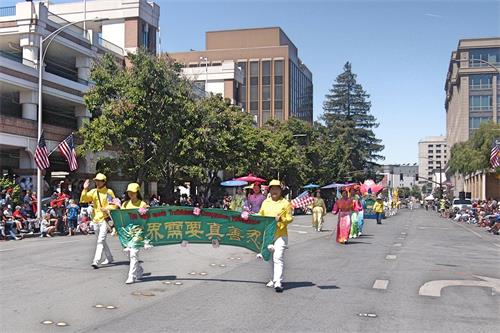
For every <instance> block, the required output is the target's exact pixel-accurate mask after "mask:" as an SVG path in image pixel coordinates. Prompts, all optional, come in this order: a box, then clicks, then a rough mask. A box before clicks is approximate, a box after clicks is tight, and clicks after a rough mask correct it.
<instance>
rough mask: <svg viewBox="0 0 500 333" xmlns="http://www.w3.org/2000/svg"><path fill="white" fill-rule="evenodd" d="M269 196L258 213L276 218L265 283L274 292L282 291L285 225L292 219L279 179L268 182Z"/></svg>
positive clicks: (285, 239)
mask: <svg viewBox="0 0 500 333" xmlns="http://www.w3.org/2000/svg"><path fill="white" fill-rule="evenodd" d="M269 193H270V195H271V196H270V197H269V198H267V199H266V200H264V202H263V203H262V206H261V208H260V211H259V215H262V216H270V217H274V218H275V219H276V222H277V224H276V232H275V234H274V243H273V245H269V246H268V249H269V251H270V252H272V253H273V261H272V262H271V264H272V265H273V271H272V272H273V276H272V278H271V280H270V281H269V282H268V283H267V285H266V286H267V287H269V288H273V287H274V290H276V292H278V293H281V292H283V286H282V282H283V269H284V265H285V258H284V254H285V249H286V246H287V243H288V230H287V225H288V224H290V223H291V222H292V221H293V216H292V206H291V205H290V202H288V200H286V199H284V198H283V190H282V188H281V182H280V181H279V180H272V181H271V182H270V183H269Z"/></svg>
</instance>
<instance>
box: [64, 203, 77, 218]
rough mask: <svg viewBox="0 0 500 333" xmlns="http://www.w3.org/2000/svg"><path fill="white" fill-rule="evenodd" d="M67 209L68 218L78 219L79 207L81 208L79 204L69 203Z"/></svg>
mask: <svg viewBox="0 0 500 333" xmlns="http://www.w3.org/2000/svg"><path fill="white" fill-rule="evenodd" d="M66 209H67V210H68V219H70V220H76V219H77V218H78V209H80V207H79V206H78V205H68V206H67V207H66Z"/></svg>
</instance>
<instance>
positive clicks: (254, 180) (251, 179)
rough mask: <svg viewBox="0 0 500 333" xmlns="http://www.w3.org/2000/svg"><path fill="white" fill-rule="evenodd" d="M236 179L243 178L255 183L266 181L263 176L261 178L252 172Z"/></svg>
mask: <svg viewBox="0 0 500 333" xmlns="http://www.w3.org/2000/svg"><path fill="white" fill-rule="evenodd" d="M236 180H243V181H245V182H249V183H255V182H260V183H263V182H265V181H266V180H265V179H262V178H259V177H257V176H254V175H252V174H251V173H249V174H248V176H243V177H239V178H236Z"/></svg>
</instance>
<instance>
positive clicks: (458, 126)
mask: <svg viewBox="0 0 500 333" xmlns="http://www.w3.org/2000/svg"><path fill="white" fill-rule="evenodd" d="M499 70H500V38H499V37H496V38H476V39H461V40H460V41H459V42H458V47H457V50H456V51H453V52H452V54H451V59H450V65H449V68H448V75H447V77H446V84H445V91H446V100H445V108H446V136H447V140H448V146H449V147H450V148H451V147H453V145H454V144H455V143H457V142H463V141H467V140H468V139H469V137H470V135H471V133H473V131H474V130H475V129H477V128H479V125H480V124H481V123H482V122H485V121H493V122H495V123H498V122H499V119H500V112H499V110H500V100H499V95H500V80H499V77H498V76H499Z"/></svg>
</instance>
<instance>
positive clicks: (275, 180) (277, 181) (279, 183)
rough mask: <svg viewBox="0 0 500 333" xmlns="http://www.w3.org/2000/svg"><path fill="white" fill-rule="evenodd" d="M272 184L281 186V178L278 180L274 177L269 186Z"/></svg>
mask: <svg viewBox="0 0 500 333" xmlns="http://www.w3.org/2000/svg"><path fill="white" fill-rule="evenodd" d="M271 186H279V187H281V182H280V181H279V180H277V179H273V180H271V182H270V183H269V187H271Z"/></svg>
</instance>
